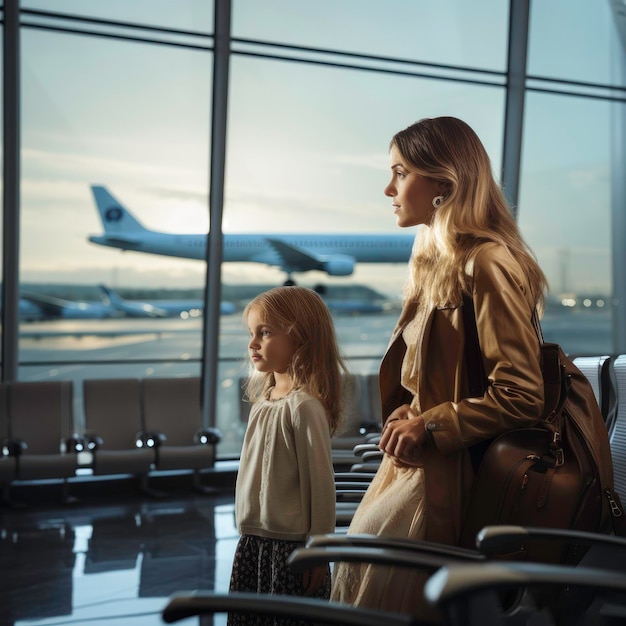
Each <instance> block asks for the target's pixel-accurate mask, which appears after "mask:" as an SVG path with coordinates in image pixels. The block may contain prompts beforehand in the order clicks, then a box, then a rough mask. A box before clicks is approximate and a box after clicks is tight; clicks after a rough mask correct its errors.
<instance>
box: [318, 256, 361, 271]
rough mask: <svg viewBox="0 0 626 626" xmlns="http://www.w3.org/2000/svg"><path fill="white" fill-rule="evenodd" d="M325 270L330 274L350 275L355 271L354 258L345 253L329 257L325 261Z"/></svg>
mask: <svg viewBox="0 0 626 626" xmlns="http://www.w3.org/2000/svg"><path fill="white" fill-rule="evenodd" d="M324 271H325V272H326V273H327V274H328V275H329V276H350V274H352V272H354V259H353V258H352V257H351V256H346V255H343V254H337V255H335V256H331V257H328V260H326V261H324Z"/></svg>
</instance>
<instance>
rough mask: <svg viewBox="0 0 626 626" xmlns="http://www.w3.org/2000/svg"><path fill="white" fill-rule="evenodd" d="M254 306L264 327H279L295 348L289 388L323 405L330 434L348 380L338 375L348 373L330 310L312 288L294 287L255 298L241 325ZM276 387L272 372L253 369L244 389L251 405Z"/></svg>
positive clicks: (337, 420)
mask: <svg viewBox="0 0 626 626" xmlns="http://www.w3.org/2000/svg"><path fill="white" fill-rule="evenodd" d="M253 307H254V308H255V310H256V311H258V313H259V316H260V318H261V320H262V321H263V322H265V323H267V324H269V325H271V326H274V327H277V328H280V329H281V330H282V331H283V332H284V333H286V334H287V335H289V337H290V338H291V339H292V341H293V342H294V343H295V345H296V346H297V348H296V351H295V353H294V355H293V357H292V359H291V363H290V365H289V370H288V372H289V375H290V377H291V379H292V381H293V388H294V389H297V388H302V389H304V390H305V391H307V392H308V393H309V394H311V395H312V396H313V397H315V398H317V399H318V400H319V401H320V402H321V403H322V405H323V406H324V408H325V409H326V414H327V416H328V421H329V425H330V430H331V433H334V432H335V430H336V429H337V427H338V425H339V423H340V421H341V417H342V395H343V394H342V384H343V379H345V378H347V376H343V378H342V374H344V375H346V374H347V372H348V370H347V367H346V365H345V363H344V361H343V358H342V357H341V354H340V351H339V345H338V343H337V338H336V335H335V326H334V324H333V319H332V317H331V315H330V312H329V310H328V307H327V306H326V304H325V303H324V301H323V300H322V298H321V297H320V296H319V295H318V294H317V293H316V292H315V291H313V290H312V289H308V288H306V287H296V286H293V287H275V288H274V289H270V290H269V291H265V292H264V293H262V294H260V295H258V296H257V297H256V298H254V300H252V301H251V302H250V303H248V305H247V306H246V308H245V309H244V311H243V319H244V323H245V322H246V321H247V318H248V313H249V312H250V309H252V308H253ZM275 382H276V381H275V379H274V373H273V372H265V373H263V374H259V373H257V372H256V371H255V370H254V368H251V374H250V376H249V378H248V383H247V385H246V393H247V396H248V398H249V399H250V401H251V402H255V401H256V400H258V399H259V398H261V397H263V396H265V394H266V393H267V391H268V390H269V389H270V388H271V387H273V386H274V384H275Z"/></svg>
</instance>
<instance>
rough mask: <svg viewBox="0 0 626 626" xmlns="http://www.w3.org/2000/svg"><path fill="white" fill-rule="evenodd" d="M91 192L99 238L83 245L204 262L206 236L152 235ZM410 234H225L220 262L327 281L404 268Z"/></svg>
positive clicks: (99, 192)
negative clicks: (365, 267) (372, 267)
mask: <svg viewBox="0 0 626 626" xmlns="http://www.w3.org/2000/svg"><path fill="white" fill-rule="evenodd" d="M91 190H92V193H93V197H94V199H95V202H96V206H97V208H98V212H99V214H100V219H101V221H102V225H103V227H104V234H102V235H91V236H89V238H88V239H89V241H90V242H91V243H95V244H98V245H100V246H108V247H110V248H120V249H122V250H134V251H136V252H145V253H149V254H159V255H165V256H173V257H180V258H185V259H201V260H204V259H206V246H207V235H202V234H189V235H179V234H174V233H164V232H157V231H153V230H149V229H147V228H146V227H145V226H144V225H143V224H142V223H141V222H140V221H139V220H138V219H137V218H136V217H134V216H133V215H132V214H131V212H130V211H129V210H128V209H126V208H125V207H124V206H123V205H122V204H121V203H120V202H119V201H118V200H116V199H115V198H114V197H113V196H112V195H111V193H110V192H109V191H108V189H107V188H106V187H104V186H102V185H92V186H91ZM414 240H415V237H414V235H410V234H409V235H405V234H385V235H378V234H362V235H347V234H346V235H339V234H309V233H307V234H276V233H271V234H237V235H235V234H225V235H224V239H223V245H224V249H223V260H224V261H225V262H240V263H241V262H248V263H261V264H264V265H268V266H273V267H278V268H280V269H281V270H282V271H284V272H285V273H286V274H287V280H286V281H285V284H286V285H293V284H295V283H294V281H293V279H292V277H291V275H292V273H293V272H308V271H311V270H319V271H322V272H326V274H328V275H329V276H350V275H351V274H352V273H353V272H354V267H355V265H356V263H406V262H407V261H408V260H409V258H410V255H411V250H412V248H413V242H414Z"/></svg>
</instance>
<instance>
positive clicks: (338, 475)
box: [335, 472, 376, 486]
mask: <svg viewBox="0 0 626 626" xmlns="http://www.w3.org/2000/svg"><path fill="white" fill-rule="evenodd" d="M375 475H376V472H335V481H336V483H335V484H339V482H341V481H344V480H345V481H348V482H359V483H361V484H363V485H364V486H365V485H369V484H370V483H371V482H372V478H374V476H375Z"/></svg>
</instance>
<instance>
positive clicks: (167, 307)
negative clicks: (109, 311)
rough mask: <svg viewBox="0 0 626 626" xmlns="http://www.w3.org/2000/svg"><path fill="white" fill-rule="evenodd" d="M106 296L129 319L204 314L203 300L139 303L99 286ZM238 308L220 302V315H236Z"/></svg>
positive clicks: (167, 300)
mask: <svg viewBox="0 0 626 626" xmlns="http://www.w3.org/2000/svg"><path fill="white" fill-rule="evenodd" d="M98 287H99V288H100V290H101V291H102V292H103V293H104V294H105V295H106V298H107V299H108V300H109V302H110V303H111V306H112V307H113V308H114V309H116V310H117V311H120V312H121V313H123V314H125V315H126V316H128V317H180V318H182V319H191V318H195V317H201V316H202V315H203V313H204V301H203V300H173V299H172V300H170V299H162V300H153V301H151V302H138V301H136V300H126V299H125V298H122V297H121V296H120V295H119V294H118V293H117V292H116V291H114V290H113V289H111V288H110V287H107V286H105V285H98ZM236 310H237V307H236V306H235V304H234V303H233V302H226V301H222V302H220V314H221V315H230V314H232V313H235V311H236Z"/></svg>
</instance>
